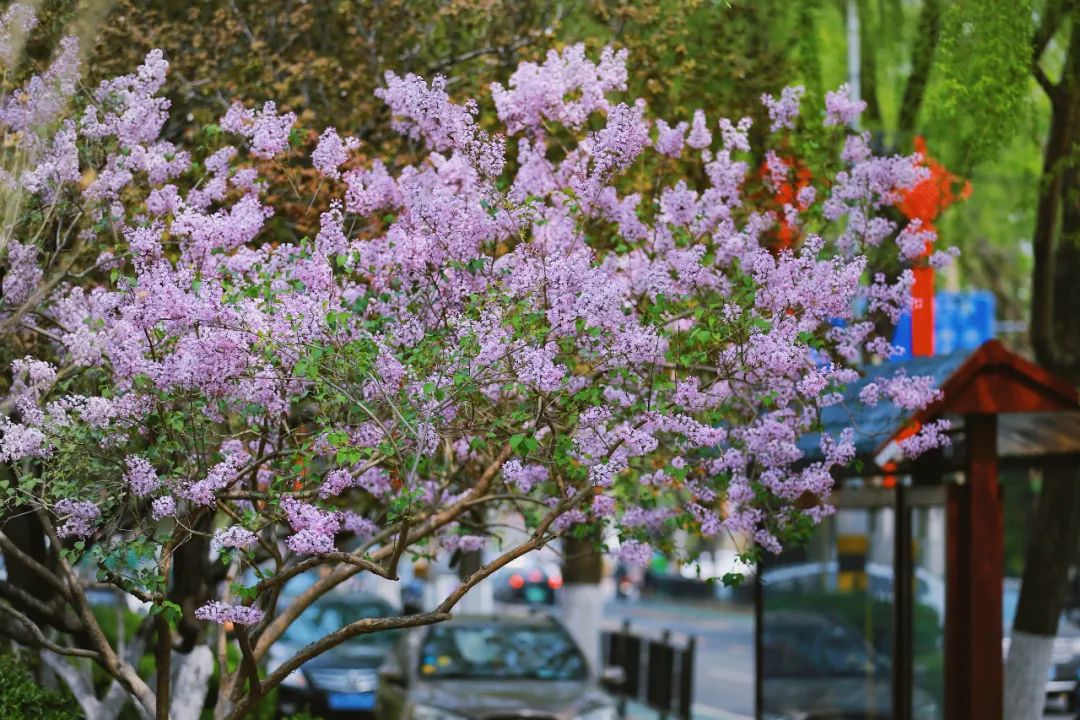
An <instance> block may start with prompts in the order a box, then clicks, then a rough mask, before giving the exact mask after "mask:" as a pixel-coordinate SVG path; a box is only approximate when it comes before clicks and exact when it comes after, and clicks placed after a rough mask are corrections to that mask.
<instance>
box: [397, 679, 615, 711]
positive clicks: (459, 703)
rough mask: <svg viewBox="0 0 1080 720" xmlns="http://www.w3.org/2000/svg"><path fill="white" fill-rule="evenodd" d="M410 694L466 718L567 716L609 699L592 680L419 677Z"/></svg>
mask: <svg viewBox="0 0 1080 720" xmlns="http://www.w3.org/2000/svg"><path fill="white" fill-rule="evenodd" d="M410 696H411V698H412V699H413V700H415V701H416V702H418V703H422V704H424V705H433V706H435V707H438V708H441V709H444V710H450V711H452V712H456V713H460V714H462V715H468V716H470V717H484V716H487V715H502V714H506V713H516V712H521V711H535V712H537V713H541V714H545V715H567V716H572V715H573V714H574V713H576V712H578V711H581V710H586V709H590V708H593V707H595V706H597V705H610V704H611V699H610V698H609V697H608V696H607V695H606V694H604V693H603V692H602V691H601V690H599V689H598V688H597V687H596V685H595V684H594V683H592V682H583V681H551V680H457V679H448V680H435V681H432V680H423V681H420V682H417V683H416V685H415V686H414V689H413V690H412V692H410Z"/></svg>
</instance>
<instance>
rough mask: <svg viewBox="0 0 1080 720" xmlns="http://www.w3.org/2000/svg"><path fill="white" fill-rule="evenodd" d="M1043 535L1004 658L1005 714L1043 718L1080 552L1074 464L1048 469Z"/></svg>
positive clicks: (1031, 549)
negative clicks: (1057, 640) (1072, 573)
mask: <svg viewBox="0 0 1080 720" xmlns="http://www.w3.org/2000/svg"><path fill="white" fill-rule="evenodd" d="M1035 527H1037V528H1039V533H1038V536H1037V537H1035V538H1033V539H1032V541H1031V542H1030V544H1029V546H1028V551H1027V558H1026V560H1025V563H1024V581H1023V585H1022V586H1021V590H1020V602H1019V604H1018V605H1017V608H1016V619H1015V621H1014V622H1013V632H1012V640H1011V642H1010V645H1009V656H1008V659H1007V660H1006V662H1005V717H1006V718H1008V720H1028V719H1029V718H1031V719H1037V718H1041V717H1042V710H1043V705H1044V704H1045V700H1046V677H1047V672H1048V670H1049V667H1050V657H1051V650H1052V648H1053V644H1054V636H1055V635H1056V634H1057V627H1058V617H1059V616H1060V615H1061V611H1062V606H1063V605H1064V602H1065V590H1066V585H1067V578H1068V570H1069V566H1070V565H1072V564H1073V563H1074V562H1075V561H1076V556H1077V552H1078V551H1080V542H1078V533H1077V528H1078V527H1080V477H1077V472H1076V468H1075V466H1074V465H1073V464H1072V463H1067V462H1055V463H1049V464H1047V465H1046V467H1045V469H1044V471H1043V483H1042V490H1041V492H1040V493H1039V501H1038V506H1037V510H1036V515H1035Z"/></svg>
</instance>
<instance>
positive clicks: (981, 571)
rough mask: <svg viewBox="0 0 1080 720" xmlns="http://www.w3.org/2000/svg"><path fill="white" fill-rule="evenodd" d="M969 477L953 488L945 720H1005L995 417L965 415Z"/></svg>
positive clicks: (1001, 541)
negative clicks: (1003, 716)
mask: <svg viewBox="0 0 1080 720" xmlns="http://www.w3.org/2000/svg"><path fill="white" fill-rule="evenodd" d="M964 422H965V429H966V436H967V444H968V461H967V477H966V481H965V483H964V484H963V485H954V486H951V487H950V488H949V499H948V521H949V529H948V548H947V554H948V580H947V587H946V594H947V606H946V614H945V623H946V631H945V704H946V712H945V717H947V718H950V720H1001V717H1002V704H1003V671H1002V662H1001V585H1002V581H1003V579H1004V560H1005V545H1004V543H1005V535H1004V533H1005V522H1004V515H1003V509H1002V504H1001V493H1000V490H999V486H998V477H997V416H996V415H989V414H979V415H967V416H965V421H964Z"/></svg>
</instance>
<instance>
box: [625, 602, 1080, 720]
mask: <svg viewBox="0 0 1080 720" xmlns="http://www.w3.org/2000/svg"><path fill="white" fill-rule="evenodd" d="M604 618H605V621H604V625H605V629H607V628H610V629H615V628H618V627H619V625H620V624H621V623H622V621H623V620H624V619H625V620H629V621H630V623H631V626H632V627H633V628H636V629H638V630H644V631H646V633H648V634H653V633H655V634H656V635H659V634H660V633H662V632H663V631H664V630H670V631H671V632H672V633H676V634H681V635H693V636H694V637H696V638H697V656H696V658H695V666H694V706H693V710H694V713H693V717H694V719H695V720H753V718H754V617H753V613H752V612H751V611H750V608H741V607H740V608H733V607H732V606H727V605H709V604H706V603H687V602H678V601H672V600H639V601H635V602H617V601H609V602H608V603H607V605H606V606H605V608H604ZM630 716H631V717H632V718H641V719H642V720H644V719H645V718H654V717H656V713H654V712H652V711H650V710H648V709H645V708H641V707H639V708H631V714H630ZM1077 718H1080V716H1078V715H1075V714H1062V713H1048V714H1046V715H1045V716H1044V720H1077Z"/></svg>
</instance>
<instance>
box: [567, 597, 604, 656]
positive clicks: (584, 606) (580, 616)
mask: <svg viewBox="0 0 1080 720" xmlns="http://www.w3.org/2000/svg"><path fill="white" fill-rule="evenodd" d="M561 606H562V620H563V624H564V625H566V629H567V630H569V631H570V634H571V635H573V637H574V639H575V640H576V641H577V643H578V645H580V646H581V651H582V652H583V653H585V659H586V660H588V661H589V665H591V666H592V667H593V668H594V669H595V671H596V672H597V673H599V672H601V671H602V670H603V668H601V667H600V625H601V621H602V620H603V616H604V593H603V591H602V590H601V589H600V585H594V584H592V583H581V584H579V583H567V584H566V585H563V589H562V600H561Z"/></svg>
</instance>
